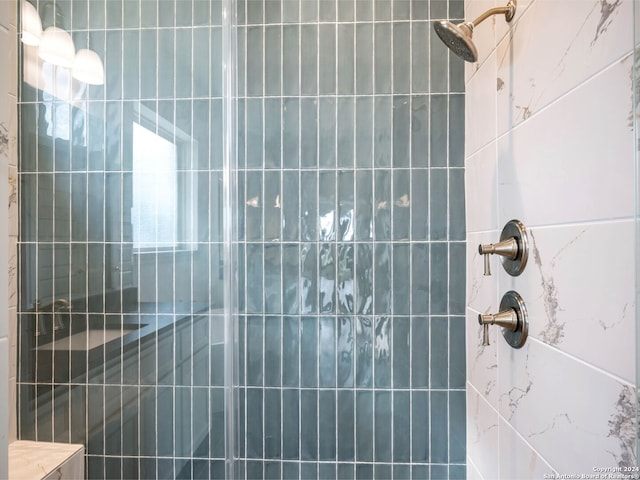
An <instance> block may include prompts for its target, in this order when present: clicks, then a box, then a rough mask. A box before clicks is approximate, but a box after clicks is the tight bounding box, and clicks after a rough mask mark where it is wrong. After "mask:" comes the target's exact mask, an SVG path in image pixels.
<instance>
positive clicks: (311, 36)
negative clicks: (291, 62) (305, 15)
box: [300, 0, 318, 95]
mask: <svg viewBox="0 0 640 480" xmlns="http://www.w3.org/2000/svg"><path fill="white" fill-rule="evenodd" d="M308 3H313V2H309V1H308V0H305V1H303V3H302V5H303V6H304V5H305V4H308ZM300 48H301V56H300V82H301V83H300V91H301V93H302V94H303V95H315V94H317V92H318V26H317V25H309V24H303V25H302V26H301V27H300Z"/></svg>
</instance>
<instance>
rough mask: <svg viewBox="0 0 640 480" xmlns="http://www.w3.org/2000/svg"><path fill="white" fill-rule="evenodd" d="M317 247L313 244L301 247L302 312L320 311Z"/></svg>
mask: <svg viewBox="0 0 640 480" xmlns="http://www.w3.org/2000/svg"><path fill="white" fill-rule="evenodd" d="M316 251H317V247H316V246H315V245H313V244H309V243H306V244H302V245H301V247H300V312H301V313H315V312H317V311H318V277H317V273H318V264H317V259H316Z"/></svg>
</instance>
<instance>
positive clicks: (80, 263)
mask: <svg viewBox="0 0 640 480" xmlns="http://www.w3.org/2000/svg"><path fill="white" fill-rule="evenodd" d="M32 3H33V5H34V6H35V7H36V9H37V11H38V14H39V17H40V18H41V21H42V22H43V26H44V27H45V28H46V27H49V26H53V25H55V26H57V27H58V28H61V29H64V30H65V31H66V32H68V33H69V34H70V35H71V38H72V40H73V43H74V45H75V49H76V50H80V49H83V48H88V49H91V50H93V51H95V52H96V53H97V54H98V56H99V57H100V59H101V61H102V63H103V65H104V83H103V84H102V85H93V84H87V83H85V82H82V81H80V80H78V79H76V78H75V77H74V76H73V70H72V69H69V68H65V67H63V66H60V65H55V64H52V63H47V62H44V61H43V60H42V59H41V58H40V55H39V50H38V48H39V47H30V46H26V45H22V46H21V53H22V55H21V65H22V67H23V68H22V82H21V91H20V107H19V108H20V116H21V120H20V141H21V145H20V148H21V152H20V173H19V176H20V186H21V224H22V227H21V232H20V241H19V249H20V260H21V286H20V312H19V315H20V331H19V350H20V353H19V357H20V359H19V362H20V366H19V378H18V389H19V398H18V416H19V436H20V438H22V439H33V440H43V441H60V442H77V443H83V444H84V445H85V447H86V452H87V457H86V458H87V465H86V466H87V475H88V477H89V478H156V477H157V478H225V474H226V473H225V468H226V464H227V462H226V459H227V458H228V457H229V456H230V455H231V453H230V451H229V450H228V447H227V445H226V441H225V440H226V435H227V431H226V429H225V406H226V405H227V402H228V400H227V399H226V395H225V382H226V381H227V380H228V373H227V371H226V367H229V363H228V360H227V358H226V354H225V335H228V334H229V332H228V331H227V330H226V329H225V312H227V313H228V312H229V311H230V310H229V309H230V307H231V305H230V302H229V301H228V300H227V299H228V298H230V292H231V290H230V288H229V287H228V286H227V284H228V283H229V271H228V266H229V262H230V255H229V251H230V250H229V249H228V248H225V229H224V228H223V222H224V214H225V201H226V199H227V198H228V194H226V193H225V191H226V190H225V189H226V188H227V187H228V185H229V182H228V181H227V180H226V175H228V174H229V171H230V170H229V168H228V167H229V161H230V160H229V155H228V150H227V149H228V147H229V145H228V141H227V140H225V134H226V133H228V132H227V130H226V129H229V128H231V126H230V125H229V124H227V123H226V120H225V115H227V114H228V112H229V107H230V103H229V101H228V99H227V100H225V90H224V89H225V88H231V87H232V85H229V84H228V82H225V81H223V61H224V59H223V44H225V45H228V40H226V39H224V38H223V37H224V36H225V35H227V34H228V33H229V31H230V30H229V29H228V28H225V27H223V21H227V20H228V19H227V17H225V19H224V20H223V10H224V9H226V10H224V11H227V12H228V5H226V4H224V5H223V2H222V1H209V0H206V1H200V0H196V1H186V2H185V1H181V0H143V1H140V0H91V1H88V0H57V1H54V2H44V1H37V0H33V1H32ZM227 27H228V25H227ZM40 48H42V47H40ZM231 118H232V117H231ZM225 155H226V156H225ZM226 212H227V214H228V209H227V210H226Z"/></svg>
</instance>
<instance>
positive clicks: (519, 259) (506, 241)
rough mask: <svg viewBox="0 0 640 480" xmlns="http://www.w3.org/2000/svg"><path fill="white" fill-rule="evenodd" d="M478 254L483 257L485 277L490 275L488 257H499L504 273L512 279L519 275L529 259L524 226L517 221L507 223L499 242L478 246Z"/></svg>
mask: <svg viewBox="0 0 640 480" xmlns="http://www.w3.org/2000/svg"><path fill="white" fill-rule="evenodd" d="M478 253H479V254H480V255H483V256H484V274H485V276H489V275H491V267H490V265H489V255H500V256H501V257H502V266H503V267H504V269H505V270H506V272H507V273H508V274H509V275H512V276H514V277H516V276H518V275H520V274H521V273H522V271H523V270H524V267H525V266H526V265H527V259H528V257H529V242H528V240H527V231H526V229H525V227H524V225H523V224H522V222H520V221H519V220H511V221H509V222H508V223H507V224H506V225H505V227H504V228H503V229H502V233H501V234H500V241H499V242H498V243H489V244H487V245H478Z"/></svg>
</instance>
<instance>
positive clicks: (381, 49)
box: [373, 5, 393, 93]
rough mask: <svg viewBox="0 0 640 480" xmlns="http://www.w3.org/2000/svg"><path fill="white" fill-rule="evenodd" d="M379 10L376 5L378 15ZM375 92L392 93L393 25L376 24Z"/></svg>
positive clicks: (374, 26)
mask: <svg viewBox="0 0 640 480" xmlns="http://www.w3.org/2000/svg"><path fill="white" fill-rule="evenodd" d="M377 12H378V8H377V5H376V13H377ZM373 29H374V42H375V49H374V52H373V55H374V60H373V61H374V86H375V88H374V90H375V93H392V91H391V78H392V72H393V69H392V59H393V56H392V54H391V48H392V45H393V44H392V42H391V32H392V24H391V23H374V24H373Z"/></svg>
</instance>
